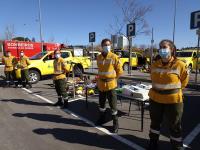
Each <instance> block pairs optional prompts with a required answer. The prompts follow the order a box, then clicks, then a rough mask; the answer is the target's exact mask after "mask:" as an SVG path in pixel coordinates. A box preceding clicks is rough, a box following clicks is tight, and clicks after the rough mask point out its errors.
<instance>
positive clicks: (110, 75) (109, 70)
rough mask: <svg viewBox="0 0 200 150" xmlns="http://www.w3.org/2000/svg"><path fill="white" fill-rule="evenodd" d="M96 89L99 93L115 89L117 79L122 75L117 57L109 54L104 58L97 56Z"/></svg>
mask: <svg viewBox="0 0 200 150" xmlns="http://www.w3.org/2000/svg"><path fill="white" fill-rule="evenodd" d="M97 66H98V76H99V79H98V82H97V85H98V88H99V90H100V91H109V90H112V89H114V88H116V87H117V79H118V78H119V76H120V75H121V74H122V73H123V69H122V65H121V63H120V61H119V58H118V56H117V55H115V54H114V53H112V52H109V53H108V54H107V56H106V57H104V56H103V55H102V54H100V55H98V56H97Z"/></svg>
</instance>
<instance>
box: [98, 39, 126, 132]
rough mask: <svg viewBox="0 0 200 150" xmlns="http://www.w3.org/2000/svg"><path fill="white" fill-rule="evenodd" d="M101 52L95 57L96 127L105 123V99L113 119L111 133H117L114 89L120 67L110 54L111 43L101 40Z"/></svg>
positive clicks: (121, 71)
mask: <svg viewBox="0 0 200 150" xmlns="http://www.w3.org/2000/svg"><path fill="white" fill-rule="evenodd" d="M101 46H102V52H101V54H100V55H98V56H97V66H98V76H99V78H98V82H97V85H98V89H99V107H100V108H99V110H100V117H99V119H98V120H97V122H96V125H102V124H103V123H105V111H106V106H105V103H106V99H108V102H109V105H110V108H111V111H112V118H113V132H114V133H117V132H118V128H119V124H118V116H117V95H116V91H115V88H116V87H117V80H118V78H119V76H120V75H121V74H122V73H123V69H122V65H121V63H120V61H119V58H118V56H117V55H116V54H114V53H112V52H111V41H110V40H109V39H103V40H102V42H101Z"/></svg>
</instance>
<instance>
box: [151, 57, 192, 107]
mask: <svg viewBox="0 0 200 150" xmlns="http://www.w3.org/2000/svg"><path fill="white" fill-rule="evenodd" d="M151 80H152V89H150V91H149V97H150V98H151V99H152V100H153V101H156V102H158V103H165V104H172V103H181V102H182V101H183V98H182V95H183V94H182V89H183V88H185V87H186V85H187V84H188V81H189V75H188V69H187V67H186V64H185V63H184V62H182V61H181V60H179V59H172V61H170V62H169V63H168V64H167V65H163V64H162V61H161V59H160V60H157V61H156V62H155V63H153V64H152V66H151ZM175 89H179V90H177V91H178V92H175V93H172V94H161V93H159V92H158V91H164V90H168V91H169V90H175Z"/></svg>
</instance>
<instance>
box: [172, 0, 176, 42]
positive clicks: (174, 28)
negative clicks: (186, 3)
mask: <svg viewBox="0 0 200 150" xmlns="http://www.w3.org/2000/svg"><path fill="white" fill-rule="evenodd" d="M174 3H175V4H174V23H173V43H174V40H175V30H176V0H175V1H174Z"/></svg>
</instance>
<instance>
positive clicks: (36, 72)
mask: <svg viewBox="0 0 200 150" xmlns="http://www.w3.org/2000/svg"><path fill="white" fill-rule="evenodd" d="M61 57H62V58H64V60H65V62H66V64H67V65H71V66H70V68H71V70H70V71H72V69H73V71H74V73H75V74H80V73H83V72H84V69H85V68H89V67H90V65H91V62H90V59H89V58H88V57H73V55H72V53H71V51H70V50H61ZM54 59H55V57H54V51H46V52H41V53H38V54H36V55H34V56H32V57H30V62H31V65H29V77H30V81H31V82H32V83H37V82H38V81H39V80H40V78H41V77H42V76H45V75H52V74H53V73H54V67H53V61H54Z"/></svg>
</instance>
